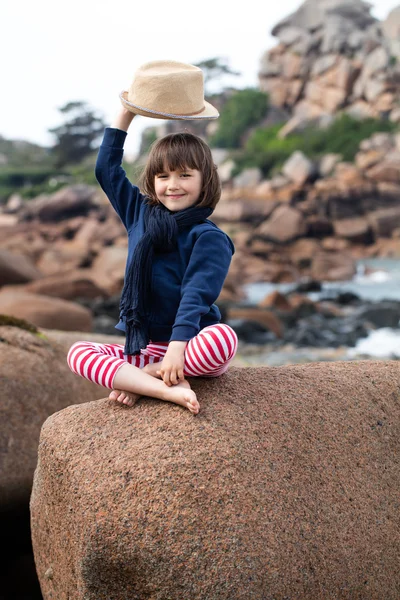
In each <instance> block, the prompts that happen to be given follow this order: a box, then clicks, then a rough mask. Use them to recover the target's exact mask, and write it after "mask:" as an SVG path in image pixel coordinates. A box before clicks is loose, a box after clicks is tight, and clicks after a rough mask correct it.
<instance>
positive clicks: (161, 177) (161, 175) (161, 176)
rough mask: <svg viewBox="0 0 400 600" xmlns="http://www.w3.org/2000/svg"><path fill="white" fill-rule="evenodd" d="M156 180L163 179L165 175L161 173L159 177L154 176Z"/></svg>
mask: <svg viewBox="0 0 400 600" xmlns="http://www.w3.org/2000/svg"><path fill="white" fill-rule="evenodd" d="M156 177H157V179H165V178H166V175H163V174H162V173H161V174H160V175H156Z"/></svg>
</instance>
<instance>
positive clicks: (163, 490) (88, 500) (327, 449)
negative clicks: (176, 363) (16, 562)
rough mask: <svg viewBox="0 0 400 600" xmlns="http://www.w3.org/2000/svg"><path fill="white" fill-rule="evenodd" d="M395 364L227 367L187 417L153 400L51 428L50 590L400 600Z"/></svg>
mask: <svg viewBox="0 0 400 600" xmlns="http://www.w3.org/2000/svg"><path fill="white" fill-rule="evenodd" d="M399 375H400V367H399V364H398V363H396V362H390V361H389V362H386V363H373V362H360V363H335V364H317V365H307V366H291V367H284V368H253V369H251V368H249V369H240V368H232V369H231V370H230V371H228V373H227V374H226V375H223V376H222V377H220V378H218V379H217V380H205V379H197V380H194V381H193V387H194V389H195V390H196V392H197V394H198V396H199V398H200V402H201V406H202V410H201V412H200V414H199V416H198V417H193V416H192V415H190V414H189V413H188V412H187V411H185V410H184V409H182V408H180V407H178V406H174V405H171V404H170V405H166V403H165V402H161V401H156V400H150V399H143V400H141V401H140V402H139V403H138V404H137V405H136V406H135V407H134V408H133V409H125V408H124V407H122V406H117V405H115V404H111V403H110V402H109V401H108V400H98V401H94V402H89V403H86V404H80V405H75V406H70V407H68V408H66V409H64V410H62V411H59V412H58V413H56V414H54V415H52V416H51V417H49V418H48V419H47V420H46V422H45V424H44V425H43V428H42V433H41V439H40V445H39V461H38V466H37V469H36V473H35V479H34V486H33V491H32V497H31V523H32V539H33V547H34V554H35V561H36V566H37V572H38V576H39V580H40V583H41V588H42V593H43V597H44V600H50V599H53V598H57V599H58V600H66V599H67V598H74V600H83V599H85V600H103V599H104V600H110V599H115V600H117V599H118V600H123V599H126V600H128V599H129V600H150V599H151V600H166V598H173V599H174V600H187V599H188V598H190V599H191V600H211V599H213V600H214V599H217V598H218V599H219V600H239V598H240V599H242V598H252V599H254V600H265V599H266V598H271V599H272V598H281V599H283V598H296V600H309V599H310V598H312V599H313V600H327V599H333V598H334V599H335V600H336V599H338V600H339V599H343V600H350V599H351V600H353V599H354V598H363V600H376V599H377V598H385V599H387V600H396V599H397V598H399V596H400V574H399V569H398V556H399V552H400V535H399V532H400V527H399V525H400V522H399V511H398V499H399V493H400V489H399V483H400V482H399V472H398V458H397V457H398V452H399V439H400V435H399V434H400V431H399V422H400V421H399V417H400V415H399V400H400V396H399V385H398V382H399Z"/></svg>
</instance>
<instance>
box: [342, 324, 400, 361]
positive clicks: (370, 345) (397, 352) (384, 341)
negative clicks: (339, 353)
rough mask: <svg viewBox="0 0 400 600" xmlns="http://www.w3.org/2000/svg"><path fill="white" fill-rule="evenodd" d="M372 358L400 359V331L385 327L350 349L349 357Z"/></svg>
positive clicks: (373, 332)
mask: <svg viewBox="0 0 400 600" xmlns="http://www.w3.org/2000/svg"><path fill="white" fill-rule="evenodd" d="M361 355H363V356H371V357H376V358H400V330H397V329H390V328H389V327H384V328H382V329H376V330H375V331H372V332H371V333H370V335H369V336H368V337H366V338H362V339H360V340H358V342H357V344H356V346H355V347H354V348H349V350H348V356H349V357H351V358H354V357H357V356H361Z"/></svg>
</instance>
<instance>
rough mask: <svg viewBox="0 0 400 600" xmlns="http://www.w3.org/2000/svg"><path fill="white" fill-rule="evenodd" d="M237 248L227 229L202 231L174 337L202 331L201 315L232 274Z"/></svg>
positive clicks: (186, 277)
mask: <svg viewBox="0 0 400 600" xmlns="http://www.w3.org/2000/svg"><path fill="white" fill-rule="evenodd" d="M232 254H233V249H232V246H231V244H230V243H229V240H228V238H227V236H226V235H225V233H223V232H222V231H207V232H204V233H202V234H201V235H200V236H199V237H198V239H197V240H196V243H195V245H194V247H193V251H192V254H191V257H190V261H189V264H188V266H187V269H186V272H185V275H184V278H183V281H182V286H181V301H180V304H179V309H178V312H177V314H176V318H175V323H174V325H173V327H172V335H171V338H170V341H174V340H176V341H188V340H190V339H192V338H193V337H194V336H196V335H197V334H198V333H199V331H200V320H201V317H202V316H203V315H205V314H207V313H208V312H209V310H210V308H211V305H212V304H213V303H214V302H215V301H216V300H217V298H218V296H219V295H220V293H221V290H222V286H223V285H224V281H225V278H226V276H227V274H228V270H229V266H230V263H231V260H232Z"/></svg>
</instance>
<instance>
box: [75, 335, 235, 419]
mask: <svg viewBox="0 0 400 600" xmlns="http://www.w3.org/2000/svg"><path fill="white" fill-rule="evenodd" d="M167 348H168V342H158V343H156V342H152V343H150V344H148V346H147V347H146V348H145V349H144V350H141V353H140V354H139V355H137V356H126V355H124V353H123V350H124V346H123V345H120V344H98V343H96V342H76V343H75V344H74V345H73V346H72V347H71V349H70V350H69V352H68V364H69V367H70V369H71V370H72V371H73V372H74V373H76V374H78V375H81V376H82V377H85V378H86V379H89V380H90V381H92V382H93V383H97V384H99V385H102V386H103V387H106V388H109V389H111V390H114V391H112V392H111V394H110V399H112V400H118V401H119V402H123V403H124V404H127V405H128V406H132V405H133V404H134V403H135V401H136V400H137V398H139V397H140V396H151V397H154V398H159V399H161V400H167V401H169V402H174V403H176V404H180V405H181V406H184V407H186V408H188V409H189V410H190V411H191V412H192V413H194V414H197V413H198V412H199V408H200V406H199V403H198V401H197V398H196V394H195V393H194V392H193V390H191V389H190V385H189V382H188V381H187V380H185V381H183V382H181V383H179V384H177V385H174V386H171V387H169V386H167V385H166V384H165V383H164V382H163V381H162V380H161V379H160V378H159V376H158V375H157V374H156V371H157V369H158V366H159V365H158V363H160V362H161V361H162V359H163V357H164V355H165V353H166V351H167ZM236 351H237V336H236V333H235V332H234V331H233V329H232V328H231V327H229V325H226V324H223V323H219V324H217V325H210V326H209V327H205V328H204V329H203V330H202V331H200V333H199V334H198V335H197V336H195V337H194V338H192V339H191V340H190V341H189V342H188V344H187V346H186V349H185V367H184V374H185V376H189V377H200V376H201V377H218V376H219V375H222V373H224V372H225V371H226V370H227V369H228V366H229V363H230V362H231V360H232V359H233V357H234V356H235V354H236Z"/></svg>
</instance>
